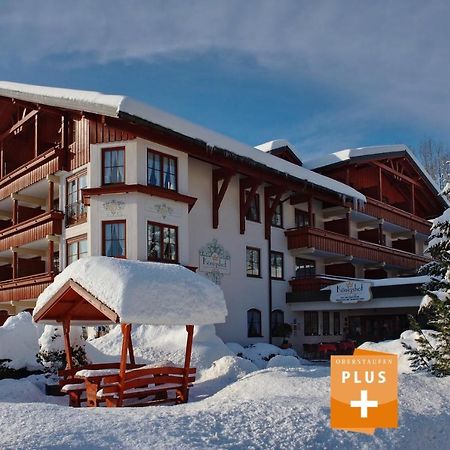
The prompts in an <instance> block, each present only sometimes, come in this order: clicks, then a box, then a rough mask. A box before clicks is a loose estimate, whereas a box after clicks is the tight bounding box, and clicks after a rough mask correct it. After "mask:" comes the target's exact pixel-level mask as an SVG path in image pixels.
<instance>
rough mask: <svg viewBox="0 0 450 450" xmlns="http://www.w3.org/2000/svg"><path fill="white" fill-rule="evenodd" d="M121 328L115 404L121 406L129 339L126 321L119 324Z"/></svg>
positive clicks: (129, 327)
mask: <svg viewBox="0 0 450 450" xmlns="http://www.w3.org/2000/svg"><path fill="white" fill-rule="evenodd" d="M120 328H121V329H122V351H121V353H120V369H119V398H118V400H117V406H122V402H123V390H124V387H125V372H126V371H127V352H128V348H129V341H130V330H131V326H130V325H129V324H126V323H122V324H120Z"/></svg>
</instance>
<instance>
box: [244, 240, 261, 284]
mask: <svg viewBox="0 0 450 450" xmlns="http://www.w3.org/2000/svg"><path fill="white" fill-rule="evenodd" d="M260 253H261V251H260V250H259V248H253V247H247V276H248V277H260V276H261V266H260Z"/></svg>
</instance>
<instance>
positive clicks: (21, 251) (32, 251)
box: [9, 247, 47, 258]
mask: <svg viewBox="0 0 450 450" xmlns="http://www.w3.org/2000/svg"><path fill="white" fill-rule="evenodd" d="M9 249H10V250H11V251H12V252H13V253H14V254H17V255H36V256H40V257H41V258H43V257H45V256H47V250H40V249H37V248H28V247H10V248H9Z"/></svg>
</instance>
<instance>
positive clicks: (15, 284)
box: [0, 273, 54, 302]
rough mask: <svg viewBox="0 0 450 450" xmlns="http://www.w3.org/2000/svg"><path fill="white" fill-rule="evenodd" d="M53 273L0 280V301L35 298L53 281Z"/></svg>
mask: <svg viewBox="0 0 450 450" xmlns="http://www.w3.org/2000/svg"><path fill="white" fill-rule="evenodd" d="M53 278H54V275H53V273H42V274H37V275H32V276H29V277H22V278H16V279H15V280H7V281H2V282H0V302H9V301H16V300H28V299H35V298H37V297H38V296H39V294H40V293H41V292H42V291H43V290H44V289H45V288H46V287H47V286H48V285H49V284H50V283H51V282H52V281H53Z"/></svg>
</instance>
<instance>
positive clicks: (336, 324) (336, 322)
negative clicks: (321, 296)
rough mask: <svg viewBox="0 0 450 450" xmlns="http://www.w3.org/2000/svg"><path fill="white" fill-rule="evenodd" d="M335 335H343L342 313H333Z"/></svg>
mask: <svg viewBox="0 0 450 450" xmlns="http://www.w3.org/2000/svg"><path fill="white" fill-rule="evenodd" d="M333 334H334V335H335V336H339V335H340V334H341V313H340V312H334V313H333Z"/></svg>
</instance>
